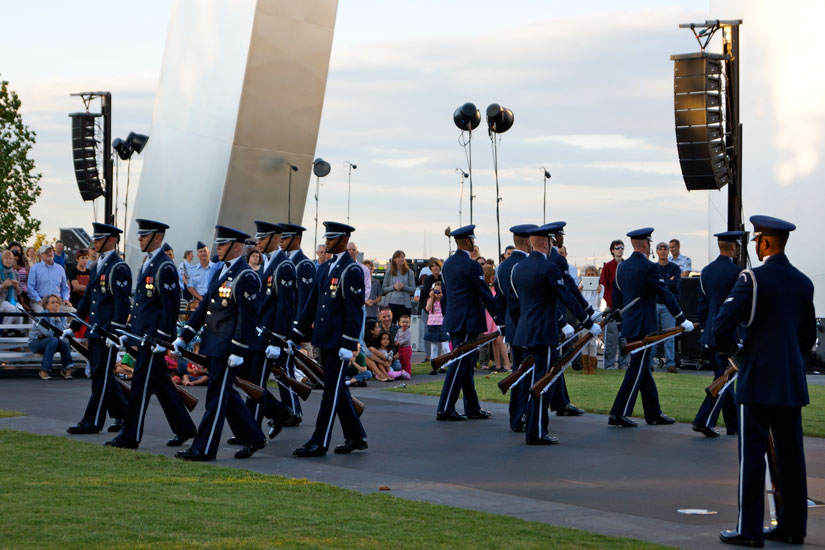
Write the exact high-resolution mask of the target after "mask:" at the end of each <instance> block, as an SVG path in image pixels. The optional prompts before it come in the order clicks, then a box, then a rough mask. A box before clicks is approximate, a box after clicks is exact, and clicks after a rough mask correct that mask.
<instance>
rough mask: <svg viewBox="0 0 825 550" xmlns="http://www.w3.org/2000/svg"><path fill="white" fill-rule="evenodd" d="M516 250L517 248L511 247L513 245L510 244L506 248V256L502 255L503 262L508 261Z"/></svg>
mask: <svg viewBox="0 0 825 550" xmlns="http://www.w3.org/2000/svg"><path fill="white" fill-rule="evenodd" d="M515 249H516V247H515V246H513V245H511V244H508V245H507V246H506V247H505V248H504V254H502V255H501V261H502V262H503V261H504V260H506V259H507V258H509V257H510V256H511V255H512V254H513V250H515Z"/></svg>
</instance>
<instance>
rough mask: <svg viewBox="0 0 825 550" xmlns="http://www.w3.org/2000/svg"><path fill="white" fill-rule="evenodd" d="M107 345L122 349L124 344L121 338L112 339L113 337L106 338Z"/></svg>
mask: <svg viewBox="0 0 825 550" xmlns="http://www.w3.org/2000/svg"><path fill="white" fill-rule="evenodd" d="M106 345H107V346H108V347H110V348H115V349H121V348H122V346H121V345H120V340H112V339H111V338H106Z"/></svg>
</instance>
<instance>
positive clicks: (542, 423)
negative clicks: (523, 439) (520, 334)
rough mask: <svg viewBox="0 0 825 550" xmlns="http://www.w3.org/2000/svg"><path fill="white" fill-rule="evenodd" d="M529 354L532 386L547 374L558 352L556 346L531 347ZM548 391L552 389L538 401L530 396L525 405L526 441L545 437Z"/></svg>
mask: <svg viewBox="0 0 825 550" xmlns="http://www.w3.org/2000/svg"><path fill="white" fill-rule="evenodd" d="M530 353H531V354H532V355H533V359H534V360H535V362H534V363H533V371H532V373H531V375H532V376H531V377H530V386H532V385H533V384H535V383H536V382H538V380H539V379H540V378H541V377H542V376H544V375H545V374H547V372H548V371H549V370H550V366H551V365H552V364H553V362H554V361H555V360H556V359H558V357H559V352H558V348H557V347H556V346H531V347H530ZM557 382H558V381H557ZM553 385H554V386H555V385H556V384H555V383H554V384H553ZM550 391H552V388H551V389H549V390H547V392H545V393H543V394H541V396H539V398H538V399H536V398H535V397H532V396H531V399H530V401H529V402H528V404H527V441H531V440H536V439H540V438H542V437H544V436H546V435H547V425H548V424H549V422H550V417H549V415H548V412H547V408H548V407H547V399H548V393H549V392H550Z"/></svg>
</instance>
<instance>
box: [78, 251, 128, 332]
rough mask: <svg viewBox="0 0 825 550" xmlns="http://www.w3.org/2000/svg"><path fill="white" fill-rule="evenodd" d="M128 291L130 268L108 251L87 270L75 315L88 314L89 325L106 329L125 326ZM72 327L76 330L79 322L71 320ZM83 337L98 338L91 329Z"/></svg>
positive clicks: (82, 316)
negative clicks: (101, 259) (85, 280)
mask: <svg viewBox="0 0 825 550" xmlns="http://www.w3.org/2000/svg"><path fill="white" fill-rule="evenodd" d="M131 293H132V271H131V270H130V269H129V266H128V265H126V262H124V261H123V260H121V259H120V256H118V254H117V252H116V251H115V252H110V253H109V255H108V256H107V257H106V260H105V261H103V262H102V263H101V262H100V261H97V262H95V265H94V267H93V268H92V271H91V273H90V274H89V284H88V285H87V286H86V292H84V293H83V298H81V299H80V303H79V304H78V305H77V316H78V317H80V318H81V319H86V318H87V317H88V319H89V323H90V324H92V325H95V324H97V325H100V326H101V327H102V328H103V329H105V330H108V331H110V332H112V331H114V330H115V329H118V328H124V327H125V326H126V319H127V318H128V317H129V310H130V309H131V306H132V304H131V301H130V300H129V295H130V294H131ZM71 326H72V330H79V329H80V327H81V324H80V323H79V322H78V321H74V322H72V325H71ZM86 336H87V338H102V336H101V335H99V334H96V333H94V332H92V333H87V334H86Z"/></svg>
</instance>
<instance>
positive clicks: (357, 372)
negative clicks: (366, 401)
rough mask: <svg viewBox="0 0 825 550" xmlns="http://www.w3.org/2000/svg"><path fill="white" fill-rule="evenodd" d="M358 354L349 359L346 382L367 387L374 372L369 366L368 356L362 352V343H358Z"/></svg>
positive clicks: (350, 384) (349, 384)
mask: <svg viewBox="0 0 825 550" xmlns="http://www.w3.org/2000/svg"><path fill="white" fill-rule="evenodd" d="M357 349H358V354H357V355H353V356H352V359H350V360H349V366H348V367H347V377H348V378H347V380H346V381H345V382H344V383H345V384H346V385H347V386H356V387H359V388H366V387H367V380H369V379H370V378H372V372H370V370H369V369H368V368H367V358H366V356H365V355H364V354H363V353H361V344H358V348H357Z"/></svg>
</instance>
